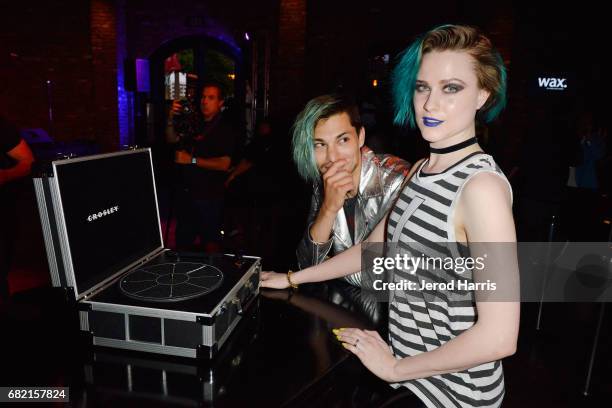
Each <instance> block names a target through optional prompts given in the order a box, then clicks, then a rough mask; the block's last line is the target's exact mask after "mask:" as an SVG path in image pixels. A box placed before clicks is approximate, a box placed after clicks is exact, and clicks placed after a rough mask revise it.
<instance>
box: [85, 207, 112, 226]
mask: <svg viewBox="0 0 612 408" xmlns="http://www.w3.org/2000/svg"><path fill="white" fill-rule="evenodd" d="M117 211H119V206H118V205H116V206H114V207H111V208H108V209H106V210H104V211H100V212H97V213H95V214H91V215H90V216H89V217H87V221H88V222H92V221H95V220H99V219H100V218H102V217H106V216H107V215H111V214H113V213H116V212H117Z"/></svg>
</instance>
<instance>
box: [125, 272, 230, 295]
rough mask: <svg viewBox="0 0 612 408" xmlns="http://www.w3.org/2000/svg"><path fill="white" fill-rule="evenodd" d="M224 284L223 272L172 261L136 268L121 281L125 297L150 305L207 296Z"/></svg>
mask: <svg viewBox="0 0 612 408" xmlns="http://www.w3.org/2000/svg"><path fill="white" fill-rule="evenodd" d="M222 282H223V273H222V272H221V270H220V269H218V268H216V267H214V266H211V265H206V264H203V263H196V262H171V263H162V264H157V265H152V266H147V267H144V268H141V269H137V270H135V271H134V272H132V273H130V274H129V275H127V276H125V277H124V278H123V279H121V280H120V282H119V287H120V289H121V291H122V292H123V294H125V295H126V296H128V297H130V298H133V299H138V300H143V301H149V302H178V301H182V300H187V299H193V298H196V297H199V296H204V295H206V294H208V293H210V292H212V291H214V290H215V289H217V288H218V287H219V286H221V283H222Z"/></svg>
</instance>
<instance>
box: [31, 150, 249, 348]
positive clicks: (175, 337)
mask: <svg viewBox="0 0 612 408" xmlns="http://www.w3.org/2000/svg"><path fill="white" fill-rule="evenodd" d="M52 165H53V174H52V175H51V176H49V177H39V178H35V179H34V186H35V190H36V197H37V201H38V207H39V212H40V218H41V224H42V228H43V235H44V238H45V246H46V251H47V258H48V261H49V270H50V274H51V281H52V284H53V286H55V287H61V288H64V290H65V291H66V293H67V297H68V298H69V300H70V301H71V302H72V301H74V304H75V307H76V309H77V310H78V315H79V322H80V330H81V331H82V332H83V333H85V334H86V336H87V337H88V338H89V340H90V341H91V343H92V344H93V345H98V346H106V347H113V348H119V349H127V350H137V351H144V352H151V353H159V354H166V355H174V356H181V357H189V358H208V359H210V358H213V357H214V356H215V355H216V354H217V353H218V351H219V349H220V348H221V347H222V346H223V344H224V343H225V341H226V340H227V338H228V336H230V335H231V333H232V331H233V329H234V327H235V326H236V325H237V324H238V322H239V321H240V320H241V319H242V316H243V314H244V313H245V311H246V310H247V309H248V308H249V307H250V306H251V304H252V303H253V301H254V299H255V298H256V296H257V295H258V293H259V273H260V271H261V259H260V258H258V257H251V256H236V255H231V254H216V255H208V254H203V253H176V252H174V251H171V250H168V249H166V248H164V246H163V239H162V234H161V224H160V220H159V207H158V202H157V192H156V186H155V177H154V173H153V162H152V156H151V150H150V149H137V150H130V151H124V152H117V153H109V154H101V155H95V156H88V157H82V158H75V159H67V160H59V161H55V162H53V163H52Z"/></svg>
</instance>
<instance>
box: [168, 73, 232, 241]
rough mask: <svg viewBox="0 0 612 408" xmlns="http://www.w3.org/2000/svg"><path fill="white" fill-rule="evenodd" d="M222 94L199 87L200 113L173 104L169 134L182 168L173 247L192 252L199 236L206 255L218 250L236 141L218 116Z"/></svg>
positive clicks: (207, 86) (218, 88)
mask: <svg viewBox="0 0 612 408" xmlns="http://www.w3.org/2000/svg"><path fill="white" fill-rule="evenodd" d="M224 99H225V96H224V94H223V89H222V88H221V86H220V85H219V84H216V83H206V84H204V86H203V87H202V92H201V100H200V109H199V111H198V109H193V108H190V106H191V104H190V103H189V102H187V103H181V102H178V101H175V102H174V104H173V106H172V111H171V113H170V115H171V120H170V121H169V125H168V126H169V129H167V132H166V134H167V136H168V137H169V139H170V140H173V141H176V142H178V145H177V146H178V147H177V150H176V153H175V163H177V164H178V165H179V166H180V177H179V178H180V180H179V185H178V195H177V196H178V197H177V198H178V200H177V215H176V246H177V248H178V249H193V248H194V246H195V244H196V240H197V238H198V237H199V239H200V244H201V247H203V249H204V251H206V252H219V251H220V250H221V246H220V243H221V230H222V220H223V204H224V192H225V187H224V183H225V179H226V172H227V170H228V169H229V168H230V164H231V156H232V154H233V152H234V148H235V144H236V141H237V140H238V137H237V135H236V131H235V130H234V129H233V128H232V126H231V125H230V124H228V123H227V122H226V121H224V120H223V118H222V112H221V108H222V107H223V102H224Z"/></svg>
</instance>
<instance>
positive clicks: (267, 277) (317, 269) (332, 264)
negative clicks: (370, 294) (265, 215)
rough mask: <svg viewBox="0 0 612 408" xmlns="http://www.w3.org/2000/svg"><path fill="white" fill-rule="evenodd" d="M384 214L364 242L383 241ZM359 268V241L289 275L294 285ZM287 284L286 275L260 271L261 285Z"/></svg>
mask: <svg viewBox="0 0 612 408" xmlns="http://www.w3.org/2000/svg"><path fill="white" fill-rule="evenodd" d="M387 217H388V215H386V216H385V217H384V218H383V219H382V220H380V222H379V223H378V225H377V226H376V228H374V230H372V232H371V233H370V235H369V236H368V238H367V239H366V240H365V241H364V242H384V239H385V225H386V224H387ZM360 270H361V243H359V244H356V245H353V246H352V247H350V248H349V249H347V250H346V251H343V252H342V253H340V254H338V255H336V256H334V257H332V258H331V259H328V260H327V261H325V262H323V263H321V264H319V265H314V266H311V267H310V268H306V269H302V270H301V271H299V272H295V273H293V274H292V275H291V282H293V283H294V284H296V285H299V284H302V283H309V282H322V281H326V280H330V279H335V278H340V277H342V276H347V275H350V274H353V273H356V272H359V271H360ZM288 286H289V281H288V280H287V275H285V274H280V273H275V272H262V273H261V287H264V288H274V289H284V288H287V287H288Z"/></svg>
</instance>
